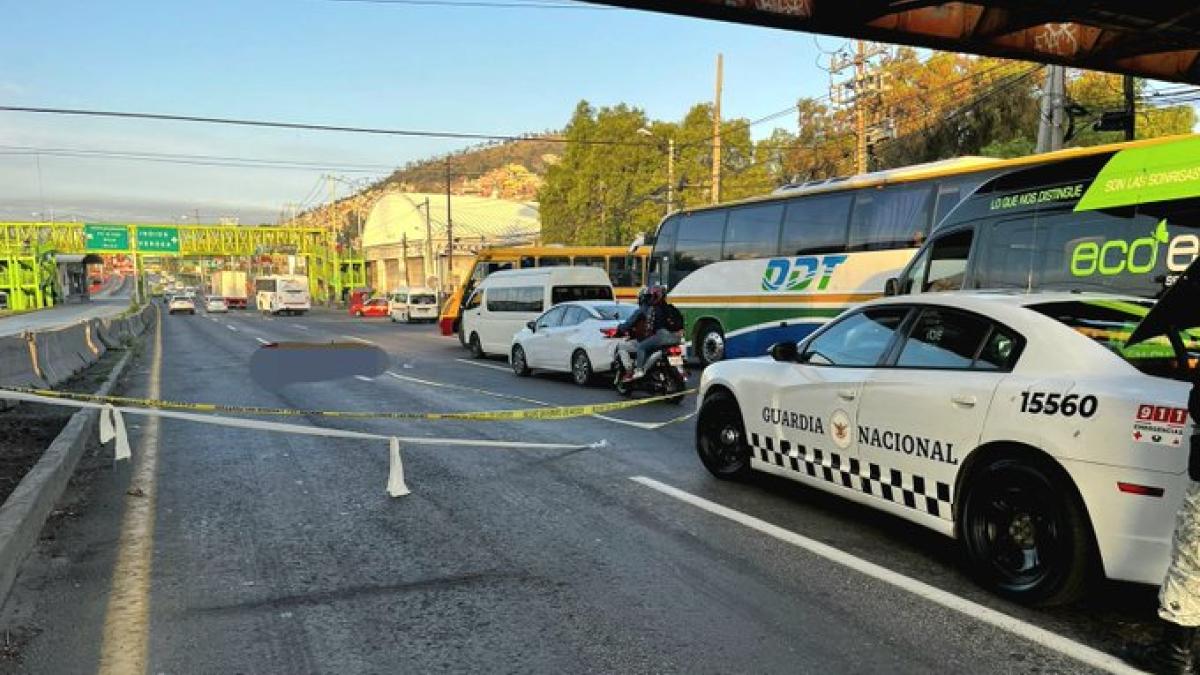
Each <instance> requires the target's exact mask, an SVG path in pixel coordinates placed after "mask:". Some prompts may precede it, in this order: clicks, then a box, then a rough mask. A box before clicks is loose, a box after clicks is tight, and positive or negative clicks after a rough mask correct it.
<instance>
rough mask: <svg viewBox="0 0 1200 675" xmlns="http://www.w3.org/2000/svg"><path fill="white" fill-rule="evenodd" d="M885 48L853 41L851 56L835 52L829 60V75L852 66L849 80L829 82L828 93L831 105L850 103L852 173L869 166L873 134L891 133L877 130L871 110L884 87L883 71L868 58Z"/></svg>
mask: <svg viewBox="0 0 1200 675" xmlns="http://www.w3.org/2000/svg"><path fill="white" fill-rule="evenodd" d="M887 51H888V50H887V47H884V46H882V45H875V44H868V43H867V42H866V41H865V40H858V41H857V42H856V43H855V49H854V54H853V56H851V55H845V54H844V53H843V55H842V56H841V57H839V56H838V55H835V56H834V57H833V58H832V59H831V60H830V63H829V73H830V75H836V74H838V73H841V72H842V71H844V70H846V69H848V68H851V67H853V68H854V77H853V79H851V80H850V81H849V82H841V83H833V82H831V83H830V85H829V96H830V98H831V99H832V100H833V102H834V104H835V105H838V106H841V105H845V104H847V103H849V104H852V105H853V106H854V170H855V172H856V173H866V172H867V171H868V170H869V169H870V165H869V158H868V155H867V153H868V149H869V147H870V145H871V144H872V143H873V142H874V137H876V136H887V135H889V134H890V133H892V131H893V130H891V129H890V128H886V125H884V126H885V128H884V129H878V128H876V126H875V122H874V120H873V119H871V118H872V117H873V114H872V113H873V112H874V110H873V109H872V108H873V107H874V106H875V105H876V103H877V101H878V97H879V95H880V94H881V93H883V91H885V90H886V89H887V84H886V83H885V82H884V73H883V71H882V70H881V69H880V68H879V67H878V66H877V65H876V64H875V63H874V62H873V61H872V59H873V58H875V57H876V56H880V55H883V54H886V53H887Z"/></svg>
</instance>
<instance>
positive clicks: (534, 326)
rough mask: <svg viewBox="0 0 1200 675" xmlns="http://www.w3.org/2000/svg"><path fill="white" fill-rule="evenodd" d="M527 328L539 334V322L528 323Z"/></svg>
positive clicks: (526, 323)
mask: <svg viewBox="0 0 1200 675" xmlns="http://www.w3.org/2000/svg"><path fill="white" fill-rule="evenodd" d="M525 327H526V328H528V329H529V330H531V331H533V332H534V333H536V332H537V322H536V321H526V322H525Z"/></svg>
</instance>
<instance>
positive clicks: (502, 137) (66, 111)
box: [0, 106, 656, 147]
mask: <svg viewBox="0 0 1200 675" xmlns="http://www.w3.org/2000/svg"><path fill="white" fill-rule="evenodd" d="M0 112H23V113H35V114H45V115H68V116H77V117H108V118H116V119H136V120H158V121H164V122H196V123H201V124H225V125H231V126H243V127H266V128H272V129H295V130H301V131H334V132H342V133H352V134H371V135H377V136H406V137H416V138H451V139H461V140H476V141H511V142H531V141H536V142H545V143H564V144H565V143H580V144H582V145H607V146H638V147H656V146H655V144H653V143H643V142H636V141H634V142H631V141H609V140H595V139H576V140H568V139H566V138H554V137H545V136H528V135H518V134H485V133H475V132H463V131H426V130H420V129H385V128H379V127H356V126H342V125H335V124H308V123H303V122H280V121H275V120H256V119H242V118H233V117H203V116H199V115H169V114H165V113H150V112H129V111H117V110H88V109H82V108H44V107H32V106H0Z"/></svg>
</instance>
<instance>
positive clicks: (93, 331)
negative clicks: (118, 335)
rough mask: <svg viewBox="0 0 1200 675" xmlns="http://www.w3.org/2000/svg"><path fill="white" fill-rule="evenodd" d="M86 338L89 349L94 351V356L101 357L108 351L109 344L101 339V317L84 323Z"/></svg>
mask: <svg viewBox="0 0 1200 675" xmlns="http://www.w3.org/2000/svg"><path fill="white" fill-rule="evenodd" d="M83 328H84V339H85V340H86V342H87V348H88V351H90V352H91V353H92V356H93V358H95V359H99V358H100V357H101V356H104V353H105V352H107V351H108V345H106V344H104V340H101V339H100V319H91V320H89V321H88V322H86V323H85V324H84V325H83Z"/></svg>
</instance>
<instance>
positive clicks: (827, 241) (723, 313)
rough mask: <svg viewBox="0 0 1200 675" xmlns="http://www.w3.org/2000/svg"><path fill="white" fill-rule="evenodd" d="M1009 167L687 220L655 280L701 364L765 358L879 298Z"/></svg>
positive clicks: (975, 162) (962, 169)
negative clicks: (970, 199) (946, 222)
mask: <svg viewBox="0 0 1200 675" xmlns="http://www.w3.org/2000/svg"><path fill="white" fill-rule="evenodd" d="M1005 165H1006V162H1004V161H1002V160H996V159H988V158H982V157H963V158H959V159H953V160H946V161H942V162H933V163H930V164H922V165H918V166H912V167H905V168H901V169H894V170H889V171H881V172H877V173H871V174H865V175H860V176H854V177H850V178H835V179H830V180H825V181H816V182H810V183H805V184H802V185H795V186H788V187H785V188H781V189H780V190H778V191H776V192H775V193H774V194H772V195H770V196H767V197H760V198H755V199H750V200H745V201H740V202H731V203H727V204H720V205H717V206H712V207H706V208H698V209H692V210H687V211H681V212H679V213H675V214H672V215H670V216H668V217H667V218H665V219H664V220H663V221H662V223H660V224H659V227H658V232H657V234H656V236H655V241H654V251H653V253H652V258H651V278H652V279H654V280H655V281H657V282H658V283H661V284H664V285H666V286H667V287H668V288H669V290H670V294H669V297H670V300H671V302H672V303H674V304H675V305H676V306H677V307H678V308H679V309H680V311H681V312H682V313H683V315H684V319H685V321H686V331H687V333H686V337H687V339H688V341H689V342H690V345H691V351H692V354H693V355H694V356H696V357H698V358H699V360H700V362H701V363H702V364H705V365H706V364H708V363H711V362H713V361H718V360H721V359H723V358H736V357H742V356H758V355H761V354H764V353H765V352H766V349H767V348H768V347H769V346H770V345H771V344H773V343H775V342H780V341H784V340H799V339H801V338H803V337H804V336H805V335H807V334H808V333H810V332H812V331H813V330H815V329H816V328H817V327H818V326H820V325H821V324H823V323H825V322H826V321H828V320H829V319H831V318H833V317H834V316H837V315H838V314H839V313H840V312H841V311H842V310H844V309H845V308H846V307H848V306H850V305H853V304H856V303H859V302H862V301H865V300H869V299H871V298H874V297H877V296H879V295H882V294H883V291H884V282H885V281H886V280H887V279H888V278H889V277H892V276H895V275H896V274H897V273H898V272H899V271H900V270H901V269H903V268H904V266H905V265H907V264H908V262H909V261H910V260H911V259H912V257H913V255H914V254H915V253H916V251H917V249H918V248H919V247H920V246H921V244H922V243H924V241H925V239H926V238H927V237H928V236H929V234H930V231H931V229H932V228H933V226H934V224H935V223H937V222H939V221H940V220H941V219H942V218H943V217H944V216H945V215H946V214H947V213H949V212H950V210H951V209H952V208H954V207H955V206H957V205H958V203H959V202H960V201H961V200H962V199H963V198H964V197H965V196H967V195H969V194H971V192H972V191H973V190H974V189H975V188H976V187H978V186H979V185H980V184H982V183H983V182H984V181H986V180H987V179H988V178H990V177H992V176H994V175H996V173H997V172H998V171H1000V170H1001V169H1002V167H1004V166H1005Z"/></svg>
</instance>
